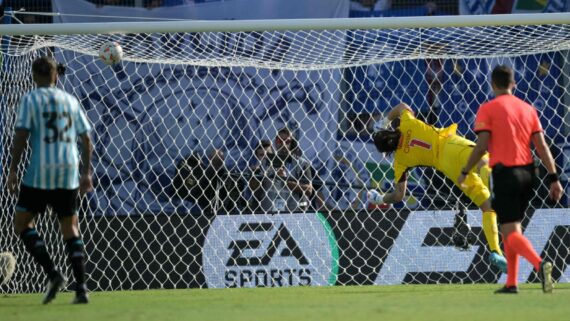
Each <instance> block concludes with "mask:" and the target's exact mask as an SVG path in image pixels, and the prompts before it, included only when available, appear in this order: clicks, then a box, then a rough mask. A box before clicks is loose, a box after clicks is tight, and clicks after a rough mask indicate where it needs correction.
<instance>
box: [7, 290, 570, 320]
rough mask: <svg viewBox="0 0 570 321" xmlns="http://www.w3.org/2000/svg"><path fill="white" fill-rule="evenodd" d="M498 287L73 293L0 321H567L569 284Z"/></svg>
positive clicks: (23, 307) (30, 304)
mask: <svg viewBox="0 0 570 321" xmlns="http://www.w3.org/2000/svg"><path fill="white" fill-rule="evenodd" d="M497 287H498V285H402V286H362V287H356V286H351V287H321V288H309V287H295V288H257V289H209V290H149V291H117V292H95V293H91V303H90V304H89V305H87V306H73V305H70V304H69V302H70V301H71V299H72V294H71V293H63V294H60V295H59V296H58V297H57V298H56V299H55V301H53V302H52V303H51V304H49V305H47V306H42V305H41V304H40V301H41V294H22V295H9V296H1V297H0V320H5V321H19V320H26V321H33V320H42V321H47V320H58V321H64V320H73V321H91V320H97V321H103V320H105V321H107V320H127V321H131V320H145V321H151V320H152V321H166V320H287V321H295V320H343V321H349V320H350V321H352V320H354V321H358V320H364V321H373V320H390V321H398V320H406V321H410V320H454V321H455V320H456V321H465V320H485V321H492V320H513V321H525V320H529V321H531V320H532V321H542V320H565V321H566V320H569V319H570V284H558V285H557V288H556V290H555V293H553V294H551V295H545V294H543V293H542V291H541V290H540V288H539V286H538V285H536V284H532V285H524V286H522V288H521V293H520V294H518V295H496V294H493V290H494V289H496V288H497Z"/></svg>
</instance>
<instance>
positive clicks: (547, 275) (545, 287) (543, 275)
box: [538, 260, 554, 293]
mask: <svg viewBox="0 0 570 321" xmlns="http://www.w3.org/2000/svg"><path fill="white" fill-rule="evenodd" d="M538 277H539V278H540V282H541V283H542V292H544V293H552V290H554V282H553V281H552V263H550V262H548V261H544V260H543V261H542V262H541V263H540V267H539V269H538Z"/></svg>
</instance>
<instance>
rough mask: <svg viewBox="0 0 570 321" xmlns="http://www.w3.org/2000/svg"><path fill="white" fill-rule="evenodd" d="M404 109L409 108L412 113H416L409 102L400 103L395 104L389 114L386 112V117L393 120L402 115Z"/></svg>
mask: <svg viewBox="0 0 570 321" xmlns="http://www.w3.org/2000/svg"><path fill="white" fill-rule="evenodd" d="M404 110H409V111H410V112H411V113H412V114H413V113H414V111H413V109H412V107H410V106H409V105H408V104H406V103H399V104H397V105H396V106H394V107H393V108H392V109H391V110H390V111H389V112H388V113H387V114H386V118H387V119H388V120H389V121H393V120H394V119H396V118H398V117H400V115H401V114H402V112H403V111H404Z"/></svg>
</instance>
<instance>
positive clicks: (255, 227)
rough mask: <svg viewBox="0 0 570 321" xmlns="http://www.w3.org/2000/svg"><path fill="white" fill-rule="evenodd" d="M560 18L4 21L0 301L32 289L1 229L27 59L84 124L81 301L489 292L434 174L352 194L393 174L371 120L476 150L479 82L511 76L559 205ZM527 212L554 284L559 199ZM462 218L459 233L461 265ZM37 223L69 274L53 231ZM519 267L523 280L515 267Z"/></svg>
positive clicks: (563, 131) (38, 276) (563, 239)
mask: <svg viewBox="0 0 570 321" xmlns="http://www.w3.org/2000/svg"><path fill="white" fill-rule="evenodd" d="M569 22H570V14H568V13H556V14H519V15H494V16H453V17H413V18H370V19H315V20H306V19H300V20H271V21H268V20H256V21H174V22H172V21H170V22H144V23H138V22H126V23H88V24H87V23H86V24H50V25H5V26H2V28H1V29H0V36H2V38H3V39H4V41H3V42H2V52H1V54H2V59H0V60H1V61H2V66H1V67H2V75H1V76H0V77H1V79H2V84H1V85H0V87H1V89H2V92H1V93H0V95H1V96H0V101H1V102H2V105H1V106H0V108H2V109H3V110H2V113H1V115H2V116H1V117H0V120H1V123H0V142H1V144H2V150H1V152H0V164H1V166H2V168H3V169H4V170H2V172H1V173H2V175H1V177H0V187H2V192H1V193H0V200H1V204H2V208H3V209H4V210H3V215H1V216H0V229H1V230H2V231H4V232H3V233H2V234H1V235H0V252H3V251H11V252H13V253H14V254H15V255H16V257H17V260H18V264H17V266H16V271H15V273H14V276H13V277H12V279H11V281H10V282H8V283H7V284H3V285H0V292H3V293H15V292H36V291H40V290H41V289H42V288H43V284H44V276H43V275H42V273H41V270H40V269H39V267H38V266H37V265H36V264H35V263H34V262H33V261H32V259H31V258H30V257H29V256H28V255H27V253H26V252H25V251H24V249H23V246H22V244H21V243H20V241H19V240H18V238H17V236H16V235H14V233H13V231H12V214H13V212H14V205H15V201H16V197H15V196H13V195H10V194H8V192H7V188H6V176H7V171H6V169H7V168H8V164H9V161H10V160H9V151H10V149H11V147H12V135H13V130H14V122H15V115H16V111H17V108H18V102H19V99H20V97H21V96H22V95H24V94H25V93H26V92H28V91H29V90H31V89H32V88H33V83H32V79H31V75H30V70H31V63H32V61H33V60H34V59H35V58H37V57H39V56H41V55H45V54H50V55H53V56H54V57H55V58H56V60H57V61H58V62H62V63H64V64H65V65H66V67H67V71H66V73H65V75H64V76H62V77H60V79H59V82H58V87H60V88H62V89H64V90H66V91H67V92H69V93H71V94H73V95H74V96H75V97H77V98H78V99H79V101H80V102H81V105H82V106H83V108H84V109H85V111H86V114H87V117H88V118H89V120H90V122H91V123H92V125H93V132H92V139H93V142H94V155H93V175H94V184H95V190H94V192H93V193H91V194H89V195H87V196H85V197H84V198H83V199H82V203H81V204H82V205H81V211H80V225H81V230H82V234H83V237H84V242H85V245H86V251H87V253H88V261H87V267H86V268H87V272H88V275H89V277H88V288H89V289H90V290H119V289H149V288H189V287H201V288H218V287H222V288H223V287H254V286H296V285H364V284H402V283H403V284H412V283H418V284H421V283H485V282H488V283H492V282H498V281H500V280H502V278H504V276H503V275H501V274H500V273H499V271H497V270H495V269H494V268H492V267H490V266H489V263H488V261H487V255H488V249H487V248H486V241H485V239H484V236H483V233H482V231H481V229H480V225H481V213H480V211H479V210H478V209H477V208H476V207H474V206H473V204H471V203H470V202H469V200H468V199H466V198H465V197H462V196H461V195H460V193H457V191H456V190H454V189H453V188H452V186H451V183H450V181H448V180H445V179H444V178H443V177H442V176H441V174H440V173H438V172H435V171H433V170H430V169H424V168H417V169H413V170H412V171H411V172H410V177H409V184H408V185H409V186H408V189H409V192H408V194H407V195H406V198H405V200H404V202H401V203H398V204H394V205H393V206H390V207H374V206H370V205H369V204H367V203H366V191H367V190H368V189H371V188H377V189H382V190H384V191H386V190H389V189H390V188H391V186H392V180H393V170H392V168H391V159H390V158H387V157H385V156H383V155H380V154H379V153H377V152H376V151H375V149H374V146H373V145H372V143H371V138H370V136H371V132H372V126H373V123H374V121H376V120H378V119H379V117H380V116H381V114H383V113H385V112H386V111H387V110H389V109H390V107H391V106H394V105H395V104H397V103H399V102H400V101H404V102H406V103H408V104H410V105H411V106H412V108H413V109H415V110H416V111H417V115H418V117H419V118H421V119H423V120H425V121H426V122H428V123H429V124H433V125H435V126H437V127H445V126H448V125H450V124H452V123H457V124H458V133H459V134H461V135H464V136H466V137H468V138H470V139H475V135H474V133H473V131H472V129H471V128H472V124H473V119H474V116H475V113H476V111H477V108H478V107H479V105H480V104H481V103H483V102H484V101H486V100H488V99H489V98H491V95H492V91H491V88H490V85H489V83H488V78H489V77H488V76H489V74H490V71H491V70H492V68H493V66H494V65H496V64H507V65H510V66H512V67H513V69H514V70H515V72H516V81H517V87H516V90H515V94H516V95H517V96H519V97H521V98H523V99H525V100H527V101H529V102H531V103H532V104H533V105H534V106H535V107H536V108H537V109H538V110H539V114H540V119H541V123H542V126H543V127H544V129H545V134H546V136H547V138H548V140H549V143H550V146H551V148H552V150H553V155H554V157H555V161H556V164H557V166H558V168H559V169H560V170H561V171H562V174H563V175H562V177H563V182H564V184H565V189H566V194H567V195H568V194H570V188H569V187H568V183H567V181H568V179H567V175H568V174H570V140H569V139H568V137H569V134H570V122H569V119H570V116H569V115H570V113H569V109H568V106H569V105H570V99H569V97H570V87H569V85H568V84H569V77H570V72H569V70H570V67H569V66H570V64H569V63H570V25H569ZM108 41H116V42H119V43H120V44H121V46H122V47H123V51H124V57H123V60H122V61H121V63H120V64H118V65H115V66H107V65H105V64H103V62H102V61H100V59H99V58H98V49H99V47H100V46H101V45H102V44H103V43H106V42H108ZM287 135H289V138H287V137H286V136H287ZM291 141H295V144H294V147H295V148H292V149H293V151H292V152H291V153H292V155H290V156H289V157H287V158H286V159H285V160H283V159H280V158H278V157H270V158H267V159H266V160H264V161H262V164H261V166H259V165H260V164H259V160H258V159H257V158H256V157H257V156H256V149H257V146H258V145H259V144H260V143H262V142H263V143H264V144H265V145H264V147H267V146H270V148H273V149H274V150H275V151H279V149H280V146H282V145H283V144H286V143H289V142H291ZM260 155H261V154H260ZM260 157H263V156H260ZM22 169H23V168H22ZM259 186H261V187H259ZM531 204H532V205H531V208H530V209H529V211H528V217H527V218H526V219H525V221H524V222H523V224H524V226H525V228H526V229H525V233H526V234H527V236H528V237H529V238H530V239H531V241H532V242H533V244H534V245H535V246H536V247H537V249H538V250H539V251H541V255H543V256H546V257H548V258H549V259H550V260H552V261H553V262H554V264H555V271H554V274H553V275H554V277H555V278H556V279H557V281H558V282H569V281H570V271H568V270H567V269H566V263H565V262H566V261H567V260H568V254H567V253H568V247H569V246H570V234H569V230H568V226H569V225H570V221H569V218H568V216H567V215H564V212H565V211H567V208H568V206H569V203H568V197H567V196H565V197H564V198H563V201H562V202H561V203H560V204H551V203H549V202H548V201H547V189H546V186H545V185H544V184H543V183H541V184H540V186H539V187H538V188H537V190H536V195H535V197H534V198H533V200H532V203H531ZM463 206H465V207H467V208H468V211H467V214H466V215H467V218H468V223H469V224H470V225H471V228H472V229H471V234H470V235H468V236H469V240H470V241H469V244H467V245H466V246H465V247H464V248H463V250H462V251H458V250H457V249H455V247H454V243H453V238H454V233H456V228H454V220H455V217H456V216H455V214H456V212H457V209H458V208H462V207H463ZM37 223H38V230H39V231H40V234H41V235H42V236H43V237H45V238H46V244H47V245H48V249H49V251H50V254H52V255H53V257H54V259H55V262H56V264H57V266H58V267H60V268H61V269H62V270H63V271H64V272H66V273H67V274H68V275H69V274H70V273H69V272H70V271H68V268H67V264H66V258H65V255H64V252H65V251H64V249H63V245H62V242H61V238H60V236H58V235H57V225H56V220H55V218H54V217H53V215H42V216H39V218H38V222H37ZM442 257H447V258H449V259H448V260H442V259H441V258H442ZM521 271H522V273H520V274H521V275H520V278H521V281H523V282H527V281H528V282H534V281H536V278H535V275H534V273H533V272H532V268H531V267H530V266H529V265H526V264H522V265H521Z"/></svg>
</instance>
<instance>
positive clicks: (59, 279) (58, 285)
mask: <svg viewBox="0 0 570 321" xmlns="http://www.w3.org/2000/svg"><path fill="white" fill-rule="evenodd" d="M66 284H67V280H66V279H65V278H64V277H63V275H61V273H59V272H58V273H57V275H56V276H55V277H54V278H52V279H50V280H49V281H48V283H47V285H46V292H45V295H44V300H43V304H48V303H50V302H51V301H52V300H53V299H55V296H56V295H57V292H59V291H61V290H62V289H63V288H64V287H65V285H66Z"/></svg>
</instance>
